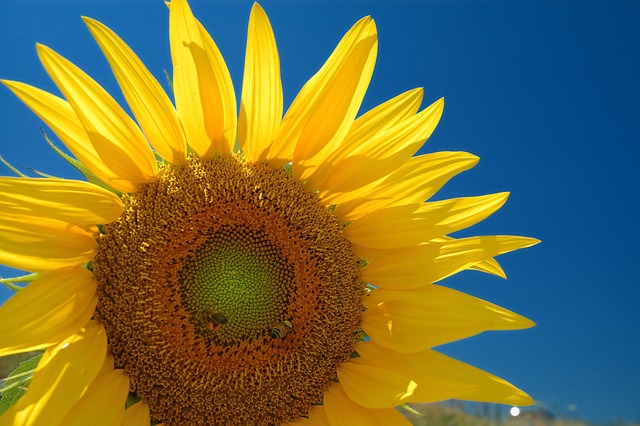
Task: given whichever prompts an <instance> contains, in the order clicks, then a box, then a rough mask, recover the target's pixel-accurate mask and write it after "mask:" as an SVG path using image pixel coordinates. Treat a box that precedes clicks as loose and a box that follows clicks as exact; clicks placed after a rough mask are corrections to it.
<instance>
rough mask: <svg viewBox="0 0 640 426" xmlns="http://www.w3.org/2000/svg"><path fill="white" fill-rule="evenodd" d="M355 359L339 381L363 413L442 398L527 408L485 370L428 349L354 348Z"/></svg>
mask: <svg viewBox="0 0 640 426" xmlns="http://www.w3.org/2000/svg"><path fill="white" fill-rule="evenodd" d="M356 350H357V351H358V353H359V354H360V356H361V357H360V358H354V359H352V360H351V361H349V362H346V363H343V364H341V365H340V367H339V368H338V378H339V379H340V383H341V384H342V386H343V388H344V391H345V393H346V394H347V396H348V397H349V398H350V399H351V400H352V401H354V402H355V403H357V404H359V405H362V406H363V407H367V408H387V407H392V406H396V405H399V404H404V403H407V402H435V401H443V400H446V399H452V398H455V399H465V400H469V401H482V402H495V403H499V404H510V405H520V406H522V405H531V404H533V400H532V399H531V398H530V397H529V395H527V394H526V393H524V392H522V391H521V390H520V389H518V388H516V387H514V386H513V385H512V384H510V383H508V382H507V381H505V380H503V379H500V378H499V377H496V376H494V375H492V374H489V373H487V372H486V371H483V370H480V369H478V368H475V367H472V366H470V365H468V364H465V363H463V362H460V361H457V360H455V359H453V358H450V357H448V356H446V355H442V354H440V353H438V352H435V351H432V350H425V351H420V352H415V353H409V354H402V353H398V352H394V351H390V350H387V349H383V348H381V347H379V346H376V345H375V344H373V343H371V342H363V343H359V344H358V345H357V346H356Z"/></svg>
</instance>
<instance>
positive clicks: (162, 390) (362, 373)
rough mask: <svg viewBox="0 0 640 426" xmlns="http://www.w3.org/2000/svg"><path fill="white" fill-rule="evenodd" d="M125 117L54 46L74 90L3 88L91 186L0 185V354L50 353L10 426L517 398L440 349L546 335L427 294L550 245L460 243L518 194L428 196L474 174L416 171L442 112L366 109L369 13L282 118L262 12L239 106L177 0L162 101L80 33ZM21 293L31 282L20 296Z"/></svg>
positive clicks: (431, 165)
mask: <svg viewBox="0 0 640 426" xmlns="http://www.w3.org/2000/svg"><path fill="white" fill-rule="evenodd" d="M84 21H85V23H86V25H87V26H88V27H89V30H90V31H91V34H92V35H93V37H94V38H95V40H96V41H97V43H98V45H99V47H100V49H101V50H102V52H103V53H104V55H105V57H106V58H107V60H108V62H109V64H110V66H111V69H112V71H113V74H114V76H115V77H116V79H117V81H118V83H119V85H120V87H121V89H122V93H123V95H124V98H125V99H126V101H127V104H128V107H129V109H130V111H131V112H132V113H133V116H134V118H135V120H134V118H132V117H130V116H129V115H128V114H127V113H126V112H125V111H124V110H123V109H122V107H121V106H119V105H118V104H117V103H116V101H115V100H114V99H113V98H112V97H111V96H110V95H109V94H108V93H107V92H106V91H105V90H104V89H103V88H102V87H101V86H100V85H99V84H98V83H97V82H95V81H94V80H93V79H91V77H89V76H88V75H87V74H85V73H84V72H83V71H82V70H81V69H80V68H78V67H76V66H75V65H74V64H72V63H71V62H69V61H68V60H66V59H65V58H64V57H62V56H61V55H59V54H58V53H56V52H55V51H53V50H52V49H50V48H48V47H46V46H42V45H39V46H38V55H39V57H40V60H41V62H42V64H43V65H44V67H45V69H46V70H47V72H48V74H49V75H50V76H51V78H52V79H53V81H54V82H55V83H56V85H57V86H58V88H59V89H60V92H61V93H62V95H63V97H59V96H57V95H54V94H51V93H47V92H45V91H42V90H40V89H37V88H35V87H32V86H29V85H27V84H24V83H19V82H15V81H6V80H5V81H3V83H4V84H5V85H6V86H8V87H9V88H10V89H11V90H12V91H13V92H14V93H15V94H16V95H17V96H18V97H19V98H20V99H21V100H22V101H23V102H24V103H25V104H26V105H27V106H28V107H29V108H31V109H32V110H33V111H34V112H35V113H36V114H37V115H38V116H39V117H40V118H42V120H43V121H44V122H45V123H46V124H47V125H48V126H49V128H50V129H51V130H52V131H53V132H54V133H55V135H56V136H57V137H58V138H59V140H60V141H61V142H62V143H63V144H64V145H65V147H66V148H67V149H68V151H69V152H70V154H67V153H64V152H63V151H61V150H59V149H57V148H56V150H57V151H58V152H59V153H60V154H61V155H63V156H64V157H65V158H67V159H68V160H69V161H70V162H71V164H73V165H74V166H75V167H77V168H78V169H79V170H80V171H81V172H82V173H83V174H84V175H85V176H86V177H87V180H88V182H84V181H73V180H67V179H57V178H28V177H25V176H20V177H17V178H11V177H3V178H0V190H1V191H0V212H1V213H2V219H0V262H2V263H4V264H6V265H9V266H12V267H15V268H19V269H23V270H26V271H30V272H33V274H28V275H26V276H23V277H16V278H10V279H4V280H2V282H4V283H6V284H7V285H9V286H11V287H12V288H15V289H16V290H19V291H17V294H16V295H15V296H14V297H13V298H11V299H10V300H9V301H8V302H7V303H6V304H5V305H4V306H3V307H2V308H1V309H0V330H1V331H2V333H0V336H1V337H0V343H1V345H0V347H1V348H2V349H0V354H1V355H4V354H11V353H18V352H25V351H30V350H39V349H45V352H44V355H43V356H42V359H41V360H40V361H39V362H38V365H37V367H36V368H35V369H34V371H33V373H34V374H33V378H32V379H30V377H29V380H30V382H29V383H23V385H25V386H26V385H27V384H28V391H27V392H26V394H25V395H24V396H23V397H22V398H21V399H19V400H18V401H17V402H16V403H15V404H14V405H13V406H12V407H11V408H10V409H9V410H8V411H7V412H6V413H5V414H4V415H3V416H2V417H1V418H0V424H4V423H3V422H6V423H7V424H11V423H13V424H25V425H26V424H41V423H42V422H43V421H45V420H44V419H46V421H47V422H48V423H49V424H53V425H58V424H65V425H66V424H93V422H95V421H96V416H97V414H96V413H100V421H101V422H104V424H120V423H122V424H125V425H129V424H131V425H134V424H135V425H143V424H144V425H150V424H151V423H153V424H156V423H160V422H161V423H164V424H167V425H183V424H193V425H198V424H220V425H234V424H239V425H246V424H255V425H276V424H309V425H331V426H337V425H344V424H355V425H390V424H405V423H407V421H406V420H405V419H404V417H403V416H402V415H401V414H400V413H399V411H397V410H396V409H395V408H394V407H397V406H401V405H404V404H405V403H408V402H432V401H438V400H444V399H450V398H460V399H469V400H475V401H491V402H499V403H508V404H513V405H524V404H529V403H531V402H532V401H531V399H530V398H529V397H528V396H527V395H526V394H525V393H523V392H522V391H520V390H518V389H517V388H515V387H513V386H512V385H511V384H509V383H508V382H506V381H504V380H502V379H499V378H497V377H495V376H493V375H491V374H489V373H486V372H484V371H482V370H478V369H475V368H473V367H471V366H469V365H466V364H463V363H461V362H459V361H455V360H453V359H451V358H449V357H446V356H444V355H441V354H439V353H438V352H436V351H434V350H433V349H432V348H433V347H434V346H437V345H441V344H444V343H447V342H451V341H454V340H458V339H462V338H465V337H468V336H471V335H474V334H477V333H480V332H483V331H486V330H498V329H519V328H526V327H530V326H532V325H533V323H532V322H531V321H529V320H527V319H526V318H523V317H521V316H519V315H517V314H514V313H513V312H510V311H508V310H506V309H503V308H500V307H498V306H495V305H493V304H491V303H489V302H486V301H483V300H480V299H476V298H474V297H472V296H469V295H466V294H464V293H460V292H457V291H454V290H451V289H448V288H446V287H443V286H440V285H437V284H434V283H436V282H438V281H440V280H442V279H444V278H446V277H448V276H451V275H453V274H456V273H458V272H460V271H463V270H468V269H474V270H478V271H482V272H485V273H491V274H495V275H500V276H504V273H503V272H502V269H501V268H500V266H499V265H498V263H497V262H496V261H495V259H494V257H495V256H497V255H499V254H502V253H506V252H509V251H512V250H516V249H520V248H524V247H528V246H530V245H533V244H535V243H536V242H537V240H534V239H531V238H525V237H516V236H477V237H466V238H456V237H454V236H452V234H454V233H455V232H456V231H459V230H461V229H464V228H467V227H469V226H471V225H473V224H475V223H477V222H479V221H481V220H483V219H484V218H486V217H488V216H489V215H491V214H492V213H493V212H495V211H496V210H497V209H499V208H500V207H501V206H502V204H504V202H505V201H506V198H507V194H506V193H498V194H491V195H484V196H475V197H465V198H455V199H449V200H442V201H429V198H430V197H432V196H433V195H434V194H435V193H436V192H437V191H438V189H440V187H442V185H444V184H445V183H446V181H447V180H449V179H450V178H451V177H453V176H455V175H456V174H457V173H459V172H462V171H464V170H467V169H469V168H471V167H472V166H473V165H474V164H475V163H476V162H477V158H476V157H475V156H473V155H471V154H467V153H459V152H439V153H431V154H423V155H416V153H417V151H418V150H419V149H420V147H421V146H422V144H423V143H424V142H425V141H426V140H427V138H429V136H430V135H431V133H432V132H433V131H434V129H435V127H436V125H437V123H438V121H439V119H440V116H441V114H442V110H443V101H442V100H437V101H435V102H434V103H433V104H432V105H430V106H428V107H427V108H424V109H423V110H420V104H421V101H422V90H421V89H414V90H410V91H408V92H405V93H402V94H400V95H398V96H396V97H395V98H393V99H390V100H389V101H387V102H385V103H383V104H382V105H380V106H378V107H376V108H374V109H372V110H370V111H368V112H366V113H364V114H361V115H360V116H358V110H359V108H360V106H361V104H362V100H363V97H364V94H365V91H366V89H367V87H368V85H369V82H370V80H371V76H372V73H373V66H374V63H375V61H376V56H377V30H376V26H375V23H374V21H373V20H372V19H371V18H368V17H367V18H363V19H361V20H360V21H358V22H357V23H356V24H355V25H354V26H353V27H352V28H351V29H350V30H349V31H348V32H347V33H346V34H345V36H344V37H343V38H342V40H340V42H339V43H338V45H337V47H336V49H335V50H334V52H333V53H332V54H331V56H330V57H329V58H328V59H327V61H326V62H325V64H324V65H323V66H322V67H321V68H320V70H319V71H318V72H317V73H316V74H315V75H314V76H313V77H312V78H311V79H310V80H309V81H308V82H307V83H306V84H305V85H304V87H303V88H302V89H301V90H300V92H299V94H298V95H297V97H296V98H295V100H294V101H293V103H292V104H291V105H290V106H289V108H288V110H287V112H286V114H284V117H283V100H282V84H281V80H280V64H279V56H278V51H277V46H276V42H275V37H274V34H273V31H272V29H271V25H270V23H269V20H268V19H267V16H266V14H265V13H264V11H263V10H262V8H260V6H258V5H257V4H256V5H254V6H253V9H252V11H251V16H250V18H249V26H248V37H247V46H246V59H245V67H244V77H243V83H242V91H241V93H240V111H239V113H238V111H237V109H236V97H235V96H236V95H235V91H234V88H233V85H232V82H231V77H230V74H229V71H228V69H227V66H226V64H225V62H224V59H223V57H222V55H221V53H220V51H219V50H218V48H217V46H216V44H215V42H214V41H213V39H212V38H211V37H210V35H209V34H208V32H207V31H206V30H205V29H204V27H203V26H202V25H201V24H200V22H199V21H197V20H196V19H195V17H194V16H193V14H192V12H191V10H190V8H189V5H188V4H187V2H186V1H185V0H173V1H172V2H171V4H170V12H169V32H170V49H171V56H172V61H173V75H172V93H173V96H174V99H171V98H170V97H169V96H168V94H167V93H166V92H165V90H164V89H163V88H162V86H161V85H160V84H159V83H158V81H157V80H156V79H155V78H154V77H153V75H152V73H151V72H150V71H149V70H147V68H146V67H145V66H144V65H143V63H142V62H141V61H140V60H139V59H138V57H137V56H136V54H135V53H134V52H133V50H132V49H131V48H130V47H129V46H128V45H127V44H126V43H125V42H124V41H123V40H122V39H121V38H120V37H118V36H117V35H116V34H115V33H113V32H112V31H111V30H110V29H109V28H108V27H106V26H105V25H103V24H101V23H100V22H98V21H95V20H92V19H89V18H85V19H84ZM20 282H30V284H29V285H27V286H26V287H24V288H23V287H21V286H20V285H19V284H18V283H20Z"/></svg>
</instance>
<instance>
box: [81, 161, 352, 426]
mask: <svg viewBox="0 0 640 426" xmlns="http://www.w3.org/2000/svg"><path fill="white" fill-rule="evenodd" d="M125 204H126V209H125V212H124V213H123V215H122V216H121V217H120V218H119V219H118V220H117V221H116V222H114V223H112V224H109V225H106V226H105V234H104V235H103V237H102V238H101V241H100V251H99V254H98V255H97V256H96V259H95V260H94V263H93V268H94V271H95V273H96V275H97V277H98V281H99V283H100V285H99V303H98V307H97V309H96V310H97V316H98V317H99V318H100V319H101V320H102V322H103V324H104V326H105V328H106V330H107V334H108V339H109V346H110V349H111V351H112V353H113V355H114V358H115V363H116V366H117V367H118V368H124V369H125V370H126V371H127V373H128V374H129V377H130V379H131V387H132V391H134V392H135V393H136V394H137V395H138V396H139V397H142V398H144V399H145V400H146V401H147V402H148V404H149V406H150V409H151V415H152V418H153V419H155V420H157V421H163V422H165V423H167V424H175V425H182V424H194V425H196V424H220V425H234V424H242V425H246V424H257V425H258V424H259V425H262V424H264V425H271V424H280V423H282V422H285V421H292V420H295V419H296V418H298V417H300V416H304V415H305V414H306V413H307V411H308V409H309V407H310V406H311V404H315V403H321V402H322V395H323V393H324V390H325V389H326V388H327V387H328V386H329V385H330V384H331V382H332V380H335V379H336V368H337V367H338V365H339V364H340V363H342V362H344V361H346V360H348V359H349V356H350V355H351V353H352V352H353V347H354V344H355V341H356V340H357V338H358V337H359V334H360V317H361V314H362V309H363V308H362V302H361V297H362V295H363V292H364V286H363V284H362V282H361V280H360V275H359V268H358V259H357V257H356V256H355V255H354V253H353V250H352V247H351V243H350V242H349V241H348V240H347V239H346V238H345V237H344V235H343V232H342V229H343V226H342V225H341V224H340V223H339V222H338V220H337V219H336V217H335V216H334V215H333V214H332V213H331V211H330V210H329V209H328V208H327V207H326V206H324V205H323V204H322V203H321V202H320V201H319V200H318V198H317V196H316V195H315V194H313V193H311V192H309V191H308V190H307V189H306V188H305V186H304V185H303V184H301V183H300V182H299V181H297V180H295V179H293V178H292V177H291V176H290V175H289V174H287V173H286V172H285V171H284V170H282V169H273V168H271V167H269V166H268V165H265V164H258V165H248V164H246V163H244V162H243V161H242V160H241V159H238V158H236V157H232V158H216V159H213V160H210V161H205V162H201V161H200V160H197V159H193V158H192V159H190V160H189V162H188V163H187V165H185V166H182V167H167V168H165V169H163V170H162V172H161V173H160V176H159V178H158V180H157V181H156V182H153V183H150V184H146V185H144V186H143V187H142V188H141V189H140V191H139V192H138V193H135V194H131V195H129V196H126V197H125Z"/></svg>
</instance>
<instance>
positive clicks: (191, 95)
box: [169, 0, 237, 158]
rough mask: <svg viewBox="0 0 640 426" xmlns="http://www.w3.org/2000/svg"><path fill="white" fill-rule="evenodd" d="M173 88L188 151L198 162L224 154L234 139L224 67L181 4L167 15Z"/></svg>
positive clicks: (174, 5) (208, 38) (210, 41)
mask: <svg viewBox="0 0 640 426" xmlns="http://www.w3.org/2000/svg"><path fill="white" fill-rule="evenodd" d="M169 39H170V44H171V58H172V59H173V89H174V91H175V98H176V108H177V111H178V117H179V118H180V121H181V122H182V126H183V128H184V131H185V134H186V135H187V142H188V143H189V146H191V148H193V150H194V151H195V152H196V153H197V154H198V155H199V156H200V157H202V158H211V157H212V156H213V155H214V154H215V153H219V154H221V155H229V154H230V153H231V149H232V148H233V144H234V143H235V138H236V127H237V126H236V125H237V117H236V98H235V93H234V91H233V84H232V82H231V76H230V75H229V70H228V69H227V65H226V64H225V62H224V59H223V58H222V55H221V54H220V51H219V50H218V47H217V46H216V44H215V43H214V41H213V39H211V36H210V35H209V33H207V31H206V30H205V29H204V28H203V27H202V25H200V23H199V22H198V21H197V20H196V19H195V17H194V16H193V13H192V12H191V9H190V8H189V5H188V4H187V2H186V0H173V1H172V2H171V7H170V13H169Z"/></svg>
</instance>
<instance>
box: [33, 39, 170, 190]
mask: <svg viewBox="0 0 640 426" xmlns="http://www.w3.org/2000/svg"><path fill="white" fill-rule="evenodd" d="M37 47H38V56H39V58H40V61H41V62H42V65H43V66H44V67H45V69H46V70H47V73H48V74H49V76H50V77H51V78H52V79H53V81H54V82H55V83H56V85H57V86H58V88H59V89H60V91H61V92H62V93H63V94H64V96H65V98H66V99H67V100H68V101H69V103H70V104H71V106H72V107H73V110H74V111H75V113H76V115H77V116H78V118H79V119H80V122H81V123H82V125H83V127H84V128H85V130H86V132H87V135H89V140H90V141H91V144H92V145H93V147H94V149H95V150H96V152H97V153H98V155H99V156H100V158H101V159H102V160H103V161H104V163H105V164H107V165H108V166H109V168H110V169H111V170H113V171H114V172H115V173H116V174H117V175H118V176H120V177H121V178H123V179H125V180H128V181H130V182H134V183H137V184H140V183H144V182H150V181H152V180H153V179H154V178H155V177H156V175H157V174H158V166H157V163H156V160H155V157H154V155H153V152H152V151H151V148H150V147H149V144H148V143H147V140H146V139H145V137H144V135H143V134H142V132H141V131H140V129H139V128H138V126H137V125H136V124H135V123H134V122H133V120H131V118H129V116H128V115H127V114H126V113H125V112H124V111H123V110H122V108H120V106H119V105H118V104H117V102H116V101H115V100H114V99H113V98H112V97H111V96H110V95H109V94H108V93H107V92H106V91H105V90H104V89H103V88H102V87H100V85H99V84H98V83H96V82H95V81H94V80H93V79H92V78H91V77H89V76H88V75H87V74H85V73H84V72H83V71H82V70H81V69H80V68H78V67H76V66H75V65H73V64H72V63H71V62H69V61H68V60H66V59H65V58H63V57H62V56H60V55H59V54H57V53H56V52H54V51H53V50H51V49H49V48H48V47H46V46H43V45H40V44H39V45H38V46H37Z"/></svg>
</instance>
